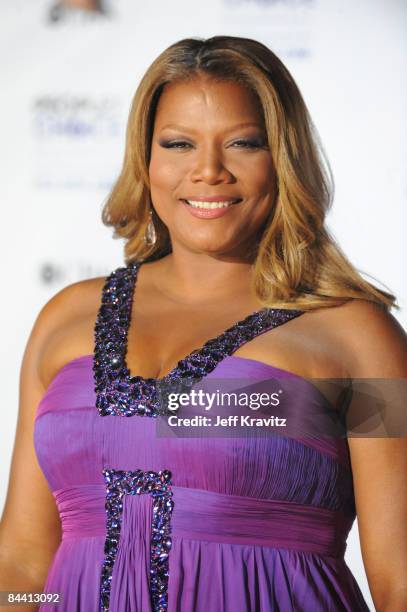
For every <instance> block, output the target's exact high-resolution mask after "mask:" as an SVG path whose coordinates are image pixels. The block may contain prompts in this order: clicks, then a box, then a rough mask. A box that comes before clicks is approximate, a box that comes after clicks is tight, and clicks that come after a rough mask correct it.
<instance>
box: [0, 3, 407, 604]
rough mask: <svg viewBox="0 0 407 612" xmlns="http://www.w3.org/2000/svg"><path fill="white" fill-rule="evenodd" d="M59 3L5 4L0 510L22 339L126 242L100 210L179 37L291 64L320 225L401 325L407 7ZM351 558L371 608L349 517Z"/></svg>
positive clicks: (118, 257) (406, 278) (1, 41)
mask: <svg viewBox="0 0 407 612" xmlns="http://www.w3.org/2000/svg"><path fill="white" fill-rule="evenodd" d="M55 4H56V2H55V0H54V1H52V0H9V1H7V0H3V1H2V2H1V4H0V23H1V26H0V28H1V33H2V36H1V38H0V48H1V53H0V58H1V60H0V62H1V74H2V94H3V95H2V102H1V113H0V125H1V144H0V147H1V149H2V156H1V158H2V162H1V165H0V173H1V174H0V176H1V186H2V200H1V214H2V225H3V231H2V235H3V238H2V241H1V248H2V258H1V261H2V264H3V265H2V274H3V282H2V337H3V341H2V343H1V360H2V362H1V366H2V372H3V377H2V419H1V458H2V461H1V467H0V470H1V471H0V476H1V481H0V508H1V507H2V506H3V503H4V498H5V494H6V487H7V481H8V473H9V466H10V459H11V453H12V447H13V442H14V433H15V425H16V417H17V409H18V377H19V369H20V365H21V359H22V354H23V351H24V347H25V343H26V341H27V338H28V334H29V332H30V329H31V327H32V324H33V322H34V320H35V318H36V316H37V314H38V311H39V310H40V308H41V307H42V306H43V304H44V303H45V302H46V301H47V300H48V299H49V298H50V297H51V295H53V294H54V293H56V292H57V291H58V290H59V289H60V288H61V287H63V286H65V285H67V284H69V283H71V282H74V281H76V280H79V279H82V278H88V277H92V276H99V275H102V274H105V273H108V272H109V271H111V270H112V269H113V268H115V267H117V266H119V265H122V264H123V257H122V248H123V243H122V242H121V241H113V240H112V238H111V233H110V230H107V229H106V228H105V227H104V226H103V225H102V223H101V221H100V211H101V208H102V204H103V202H104V201H105V198H106V196H107V193H108V190H109V187H110V185H111V184H112V181H113V180H114V179H115V177H116V175H117V172H118V170H119V168H120V165H121V161H122V157H123V151H124V130H125V122H126V119H127V113H128V111H129V107H130V102H131V98H132V96H133V94H134V91H135V89H136V87H137V84H138V82H139V79H140V77H141V75H142V74H143V73H144V71H145V69H146V68H147V67H148V65H149V64H150V63H151V61H152V60H153V59H154V58H155V57H156V56H157V55H158V54H159V53H160V52H161V51H163V50H164V48H166V47H167V46H168V45H169V44H171V43H173V42H175V41H177V40H179V39H181V38H184V37H189V36H202V37H209V36H213V35H215V34H231V35H238V36H247V37H250V38H257V39H258V40H260V41H262V42H264V43H265V44H266V45H268V46H269V47H271V48H272V49H273V51H275V52H276V53H277V55H279V57H280V58H281V59H282V60H283V61H284V63H285V64H286V65H287V67H288V68H289V70H290V71H291V73H292V74H293V76H294V78H295V79H296V81H297V83H298V85H299V87H300V89H301V91H302V93H303V95H304V98H305V101H306V103H307V105H308V108H309V110H310V112H311V115H312V117H313V119H314V122H315V124H316V126H317V128H318V131H319V133H320V135H321V138H322V142H323V145H324V147H325V150H326V153H327V155H328V158H329V160H330V163H331V166H332V169H333V172H334V176H335V182H336V196H335V201H334V207H333V210H332V212H331V213H330V216H329V219H328V225H329V227H330V229H331V230H332V231H333V233H334V235H335V236H336V237H337V238H338V240H339V242H340V244H341V245H342V247H343V248H344V250H345V252H346V253H347V255H348V256H349V257H350V259H351V261H352V262H353V263H354V264H355V265H356V266H357V267H358V268H359V270H360V271H362V272H365V273H368V274H370V275H372V276H373V277H374V278H375V279H379V280H381V281H382V282H383V283H385V285H386V286H387V287H388V288H390V290H391V291H392V292H393V293H395V294H396V295H397V296H398V298H399V303H400V304H401V306H402V307H403V310H402V311H401V312H399V313H395V316H396V317H397V318H398V319H399V320H400V322H401V323H402V324H403V325H404V326H406V323H407V318H406V303H407V275H406V265H405V264H406V242H405V241H403V238H405V235H406V217H407V209H406V164H405V159H406V142H407V138H406V136H407V134H406V125H407V120H406V119H407V115H406V101H407V100H406V98H407V94H406V76H405V75H407V66H406V64H407V60H406V57H407V55H406V46H407V37H406V25H407V3H406V2H405V1H403V0H355V1H353V2H343V0H324V1H322V0H319V1H318V0H206V1H205V2H204V4H203V5H201V4H200V3H197V2H191V0H172V1H171V2H168V0H155V1H154V2H146V3H144V2H135V1H131V0H116V1H115V2H113V1H112V2H110V3H108V2H105V5H104V6H105V8H106V9H107V14H106V15H103V16H102V15H93V16H92V15H89V16H88V17H87V18H80V17H79V16H78V15H77V14H76V15H74V14H72V15H71V16H69V15H68V14H67V15H66V16H65V18H61V19H59V20H57V19H56V16H57V15H56V13H55V11H54V12H53V13H52V14H53V15H54V19H55V20H54V21H52V20H51V18H50V15H51V10H50V9H51V8H52V6H53V5H55ZM62 17H63V15H62ZM27 503H29V500H27ZM346 560H347V562H348V564H349V566H350V568H351V569H352V571H353V573H354V574H355V576H356V578H357V580H358V582H359V584H360V586H361V588H362V591H363V593H364V595H365V597H366V600H367V601H368V602H369V604H370V605H371V608H372V610H374V607H373V604H372V603H371V598H370V595H369V592H368V588H367V583H366V577H365V573H364V570H363V565H362V561H361V554H360V550H359V541H358V532H357V524H356V523H355V526H354V528H353V529H352V531H351V534H350V537H349V540H348V550H347V553H346Z"/></svg>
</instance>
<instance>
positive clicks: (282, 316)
mask: <svg viewBox="0 0 407 612" xmlns="http://www.w3.org/2000/svg"><path fill="white" fill-rule="evenodd" d="M140 265H142V264H141V263H140V262H132V263H129V264H128V265H127V266H125V267H121V268H117V269H116V270H114V271H113V272H111V273H110V274H109V276H108V277H107V279H106V282H105V285H104V288H103V292H102V304H101V306H100V309H99V312H98V317H97V321H96V325H95V351H94V361H93V372H94V380H95V393H96V406H97V408H98V410H99V414H100V415H101V416H107V415H117V416H127V417H130V416H133V415H136V414H137V415H140V416H149V417H157V416H158V415H160V414H169V412H168V409H167V408H166V402H165V397H166V393H167V392H168V390H169V389H171V391H172V392H181V391H184V390H186V389H188V388H190V387H192V386H193V385H194V384H195V383H197V382H199V381H200V380H202V378H204V377H205V376H206V375H207V374H209V373H210V372H211V371H212V370H214V369H215V368H216V366H217V365H218V364H219V363H220V362H221V361H222V359H224V358H225V357H226V356H228V355H231V354H232V353H233V352H234V351H235V350H236V349H237V348H238V347H239V346H240V345H241V344H244V343H245V342H247V341H248V340H251V339H252V338H254V337H256V336H257V335H258V334H259V333H261V332H263V331H266V330H269V329H272V328H274V327H277V326H279V325H282V324H283V323H285V322H287V321H289V320H290V319H293V318H295V317H297V316H299V315H301V314H303V312H304V311H302V310H284V309H274V308H263V309H261V310H258V311H256V312H254V313H252V314H250V315H248V316H247V317H246V318H245V319H242V320H241V321H238V322H237V323H235V324H234V325H232V327H230V328H228V329H227V330H225V331H224V332H223V333H222V334H220V335H219V336H217V337H216V338H212V339H210V340H208V341H207V342H206V343H205V344H204V345H203V346H202V347H201V348H199V349H196V350H195V351H193V352H192V353H190V354H189V355H188V356H187V357H186V358H185V359H182V360H181V361H179V362H178V364H177V365H176V366H175V368H174V369H173V370H171V372H169V373H168V374H167V375H166V376H164V377H163V378H158V379H157V378H144V377H142V376H131V375H130V371H129V369H128V368H127V364H126V353H127V334H128V329H129V326H130V318H131V310H132V300H133V293H134V287H135V282H136V278H137V272H138V270H139V268H140Z"/></svg>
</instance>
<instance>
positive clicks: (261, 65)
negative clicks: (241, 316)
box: [102, 36, 400, 310]
mask: <svg viewBox="0 0 407 612" xmlns="http://www.w3.org/2000/svg"><path fill="white" fill-rule="evenodd" d="M199 76H205V77H208V76H209V77H211V78H212V79H214V80H218V81H227V80H231V81H233V82H235V83H236V82H238V83H240V84H242V85H243V86H245V87H248V88H249V89H250V90H251V91H252V92H253V94H254V95H255V96H256V98H257V99H258V100H259V101H260V105H261V108H262V110H263V118H264V124H265V128H266V132H267V137H268V144H269V148H270V153H271V156H272V161H273V165H274V168H275V172H276V180H277V197H276V201H275V206H274V208H273V211H272V214H270V215H269V216H268V219H267V221H266V223H265V227H264V231H263V233H262V235H261V238H260V239H259V242H258V244H256V245H254V246H255V258H254V263H253V266H254V267H253V272H254V274H253V281H252V282H253V288H254V291H255V294H256V295H257V297H258V299H259V301H260V302H261V303H262V304H263V305H264V306H268V307H272V308H293V307H294V308H300V309H303V310H310V309H313V308H319V307H324V306H336V305H340V304H343V303H345V302H346V301H348V300H350V299H355V298H356V299H364V300H369V301H373V302H376V303H377V304H379V305H381V306H382V307H383V308H385V309H387V310H389V309H390V308H392V307H393V308H397V309H399V308H400V307H399V306H398V305H397V304H396V303H395V302H396V297H395V296H394V295H393V294H391V293H388V292H386V291H384V290H382V289H380V288H378V287H377V286H375V285H374V284H372V283H370V282H368V281H367V280H365V279H364V278H363V277H362V275H361V273H360V272H359V271H358V270H357V269H356V268H355V267H354V266H353V265H352V264H351V262H350V261H349V259H348V258H347V257H346V255H345V254H344V253H343V251H342V250H341V248H340V247H339V245H338V244H337V243H336V241H335V239H334V237H333V236H332V234H331V233H330V231H329V230H328V228H327V227H326V225H325V218H326V215H327V212H328V211H329V209H330V207H331V206H332V202H333V193H334V181H333V177H332V171H331V168H330V165H329V162H328V160H327V158H326V155H325V152H324V150H323V147H322V144H321V142H320V138H319V136H318V133H317V130H316V128H315V126H314V124H313V122H312V119H311V117H310V114H309V111H308V109H307V107H306V104H305V102H304V100H303V97H302V95H301V93H300V91H299V89H298V86H297V85H296V83H295V81H294V79H293V77H292V76H291V74H290V73H289V71H288V70H287V68H286V67H285V66H284V64H283V63H282V62H281V61H280V60H279V58H278V57H277V56H276V55H275V54H274V53H273V52H272V51H271V50H270V49H269V48H267V47H266V46H265V45H263V44H262V43H260V42H258V41H256V40H252V39H249V38H241V37H236V36H214V37H212V38H208V39H202V38H185V39H183V40H180V41H178V42H176V43H174V44H172V45H171V46H170V47H168V48H167V49H166V50H165V51H163V52H162V53H161V54H160V55H159V56H158V57H157V59H156V60H155V61H154V62H153V63H152V64H151V66H150V67H149V68H148V70H147V72H146V73H145V74H144V76H143V78H142V80H141V82H140V84H139V86H138V88H137V91H136V93H135V95H134V98H133V101H132V105H131V109H130V114H129V119H128V124H127V131H126V147H125V154H124V161H123V167H122V170H121V173H120V175H119V177H118V179H117V181H116V183H115V184H114V186H113V188H112V190H111V192H110V195H109V197H108V199H107V201H106V203H105V204H104V207H103V210H102V221H103V223H104V224H105V225H107V226H111V227H113V228H114V238H124V239H125V245H124V255H125V261H126V264H128V263H130V262H132V261H146V260H150V261H151V260H154V259H159V258H160V257H163V256H165V255H167V254H169V253H171V251H172V247H171V241H170V236H169V232H168V229H167V227H166V226H165V224H164V223H163V222H162V221H161V219H160V218H159V217H158V215H157V214H156V213H155V210H154V208H153V206H152V202H151V195H150V184H149V173H148V167H149V162H150V156H151V141H152V133H153V125H154V118H155V113H156V108H157V103H158V100H159V98H160V95H161V93H162V91H163V88H164V87H165V85H166V84H168V83H171V82H175V81H176V82H180V81H188V80H191V79H194V78H197V77H199ZM150 210H151V211H152V215H153V222H154V226H155V229H156V235H157V240H156V242H155V244H154V245H150V246H149V245H147V244H146V242H145V239H144V236H145V232H146V227H147V224H148V220H149V211H150Z"/></svg>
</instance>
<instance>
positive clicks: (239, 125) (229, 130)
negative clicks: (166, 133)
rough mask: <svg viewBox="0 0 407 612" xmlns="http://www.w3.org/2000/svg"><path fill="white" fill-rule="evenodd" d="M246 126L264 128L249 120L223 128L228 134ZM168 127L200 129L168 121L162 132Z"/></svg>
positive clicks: (185, 130) (183, 129)
mask: <svg viewBox="0 0 407 612" xmlns="http://www.w3.org/2000/svg"><path fill="white" fill-rule="evenodd" d="M244 127H257V128H259V129H262V126H261V125H260V124H259V123H253V122H252V121H247V122H245V123H236V125H233V126H232V127H230V128H227V129H226V130H223V131H224V133H225V134H228V133H229V132H233V130H237V129H239V128H244ZM167 128H170V129H174V130H180V131H182V132H191V133H196V132H197V131H198V130H194V129H193V128H189V127H187V126H185V125H180V124H176V123H167V125H164V126H163V127H162V128H161V130H160V132H161V131H162V130H165V129H167Z"/></svg>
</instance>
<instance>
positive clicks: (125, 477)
mask: <svg viewBox="0 0 407 612" xmlns="http://www.w3.org/2000/svg"><path fill="white" fill-rule="evenodd" d="M103 475H104V479H105V482H106V485H107V486H106V504H105V508H106V514H107V535H106V540H105V546H104V554H105V558H104V561H103V566H102V573H101V580H100V598H99V610H100V611H101V612H107V611H108V610H109V603H110V590H111V581H112V574H113V566H114V563H115V560H116V556H117V551H118V545H119V539H120V531H121V525H122V515H123V496H124V495H140V494H141V493H150V494H151V496H152V498H153V516H152V524H151V547H150V583H149V588H150V596H151V606H152V611H153V612H165V611H166V610H167V607H168V578H169V573H168V567H169V551H170V548H171V544H172V542H171V535H170V534H171V522H170V521H171V513H172V510H173V507H174V502H173V500H172V495H173V493H172V490H171V480H170V479H171V472H170V471H169V470H162V471H160V472H153V471H149V472H143V471H142V470H135V471H126V470H114V469H107V468H106V469H104V470H103Z"/></svg>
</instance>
